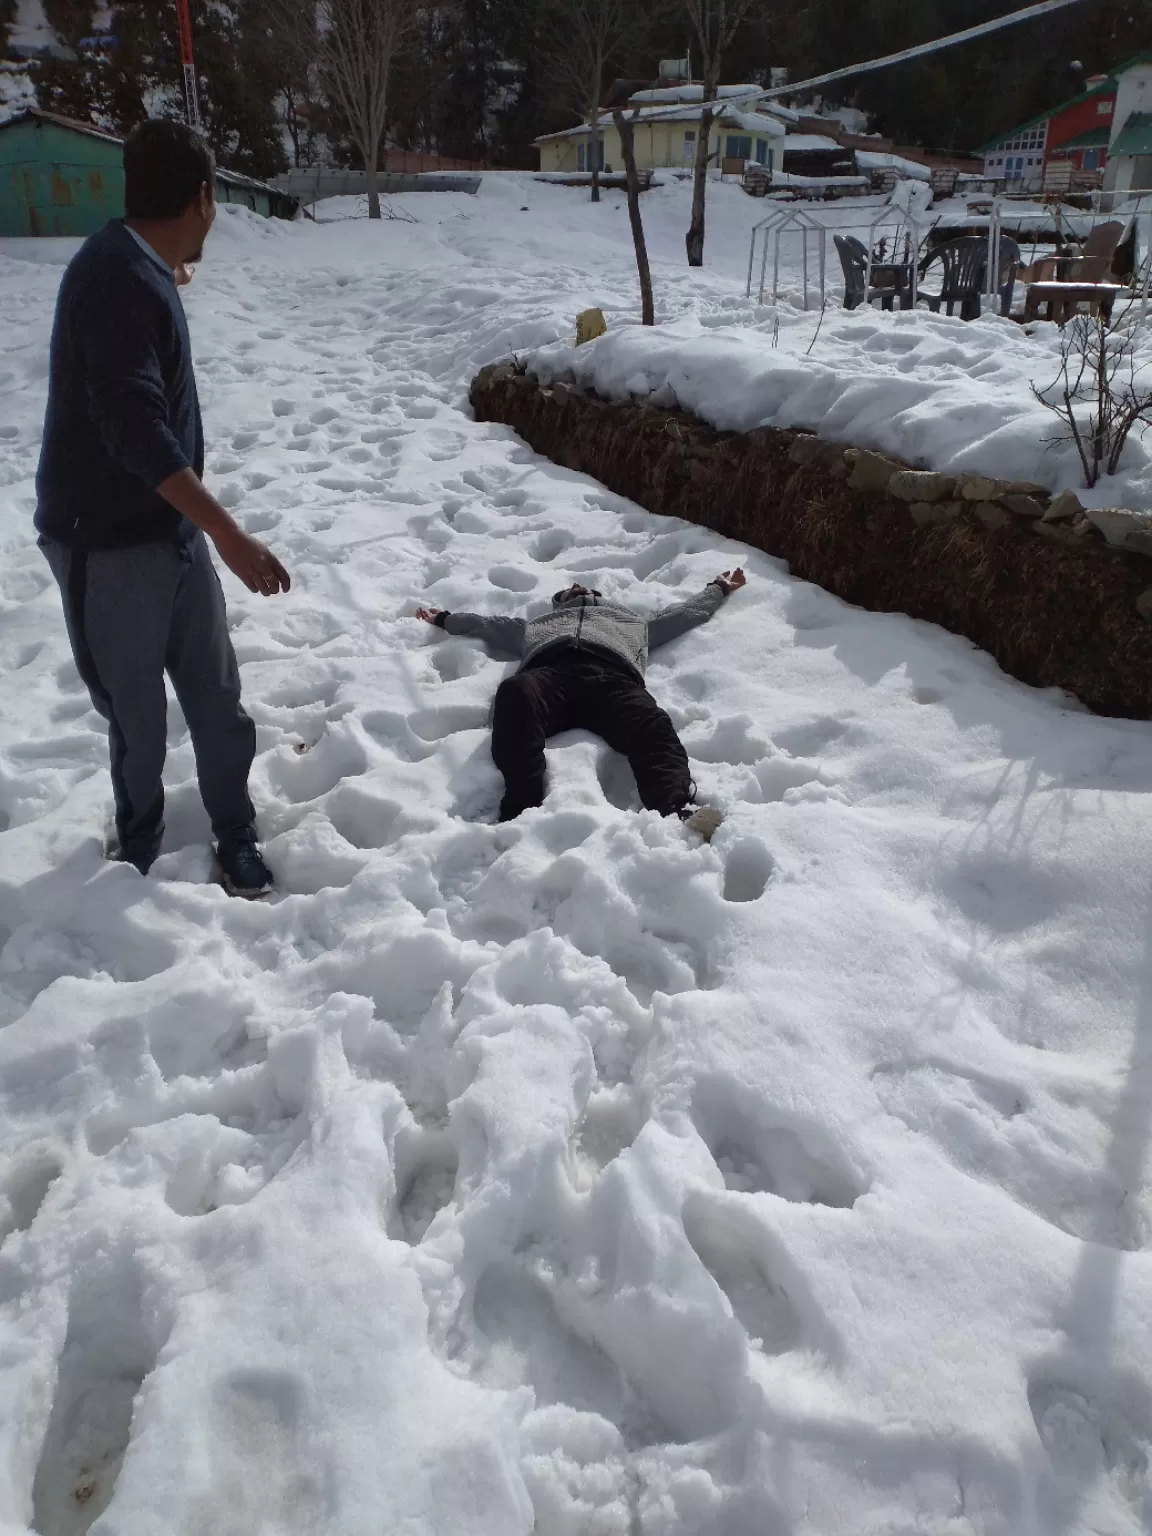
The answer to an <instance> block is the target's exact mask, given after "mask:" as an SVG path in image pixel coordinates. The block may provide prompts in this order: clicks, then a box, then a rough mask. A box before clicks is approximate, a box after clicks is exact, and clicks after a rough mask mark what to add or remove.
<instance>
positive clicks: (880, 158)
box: [856, 149, 932, 181]
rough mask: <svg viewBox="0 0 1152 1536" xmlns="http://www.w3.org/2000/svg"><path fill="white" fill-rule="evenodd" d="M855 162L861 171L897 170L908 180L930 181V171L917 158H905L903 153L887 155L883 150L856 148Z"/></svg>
mask: <svg viewBox="0 0 1152 1536" xmlns="http://www.w3.org/2000/svg"><path fill="white" fill-rule="evenodd" d="M856 164H857V165H858V166H859V167H860V169H861V170H862V171H899V172H900V175H901V176H907V177H908V179H909V181H931V180H932V173H931V171H930V170H929V169H928V167H927V166H926V165H921V164H920V162H919V161H918V160H905V159H904V157H903V155H888V154H885V153H884V152H883V150H877V149H858V150H857V151H856Z"/></svg>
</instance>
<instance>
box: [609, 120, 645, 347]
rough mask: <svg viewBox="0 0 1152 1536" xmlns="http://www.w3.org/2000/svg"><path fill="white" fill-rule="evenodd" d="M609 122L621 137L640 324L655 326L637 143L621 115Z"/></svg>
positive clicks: (629, 123) (631, 129) (631, 126)
mask: <svg viewBox="0 0 1152 1536" xmlns="http://www.w3.org/2000/svg"><path fill="white" fill-rule="evenodd" d="M612 121H613V122H614V123H615V124H616V132H617V133H618V134H619V135H620V149H621V152H622V153H623V156H624V174H625V176H626V177H627V180H628V219H629V222H630V223H631V225H632V245H633V247H634V249H635V251H636V271H637V274H638V276H639V278H640V323H641V325H655V324H656V312H655V308H654V306H653V303H652V271H651V268H650V267H649V265H648V245H647V242H646V241H645V239H644V220H643V219H642V218H641V217H640V177H639V175H638V174H637V171H636V143H635V139H634V137H633V125H632V122H631V120H630V119H628V118H626V117H625V116H624V114H623V112H613V114H612Z"/></svg>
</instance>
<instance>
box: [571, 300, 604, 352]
mask: <svg viewBox="0 0 1152 1536" xmlns="http://www.w3.org/2000/svg"><path fill="white" fill-rule="evenodd" d="M607 329H608V326H607V324H606V323H605V320H604V311H603V310H602V309H586V310H585V311H584V312H583V314H579V315H577V316H576V345H577V346H578V347H582V346H583V345H584V343H585V342H586V341H595V340H596V338H597V336H603V334H604V332H605V331H606V330H607Z"/></svg>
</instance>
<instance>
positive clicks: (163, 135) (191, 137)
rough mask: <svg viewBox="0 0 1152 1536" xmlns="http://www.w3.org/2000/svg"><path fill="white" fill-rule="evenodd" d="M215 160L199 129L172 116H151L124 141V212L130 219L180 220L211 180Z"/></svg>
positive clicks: (214, 172)
mask: <svg viewBox="0 0 1152 1536" xmlns="http://www.w3.org/2000/svg"><path fill="white" fill-rule="evenodd" d="M215 182H216V161H215V159H214V157H213V155H212V151H211V150H210V149H209V148H208V146H207V144H205V142H204V140H203V139H202V138H201V137H200V135H199V134H198V133H193V131H192V129H191V128H189V127H188V126H187V124H185V123H178V122H176V121H174V120H173V119H170V118H151V119H149V121H148V122H146V123H141V124H140V126H139V128H136V129H135V130H134V131H133V132H132V134H131V136H130V137H129V138H128V141H127V142H126V143H125V145H124V211H125V213H126V214H127V215H128V217H129V218H130V219H178V218H179V217H180V215H181V214H182V213H184V212H186V211H187V208H188V205H189V203H192V202H194V201H195V199H196V198H197V197H198V196H199V193H200V188H201V187H202V186H204V185H205V184H207V185H208V186H209V187H210V188H214V187H215Z"/></svg>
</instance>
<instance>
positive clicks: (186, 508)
mask: <svg viewBox="0 0 1152 1536" xmlns="http://www.w3.org/2000/svg"><path fill="white" fill-rule="evenodd" d="M156 489H157V490H158V491H159V493H160V495H161V496H163V498H164V500H165V501H166V502H167V503H168V504H169V506H172V507H175V508H176V510H177V512H179V513H180V514H181V515H182V516H183V517H186V518H187V519H188V521H189V522H190V523H195V524H196V526H197V528H202V529H203V530H204V532H205V533H206V534H207V535H208V537H209V538H210V539H211V540H212V542H213V544H215V546H216V551H217V553H218V554H219V556H220V558H221V560H223V562H224V564H225V565H226V566H227V567H228V569H229V570H230V571H235V573H236V575H237V576H239V578H240V580H241V581H242V582H243V583H244V585H245V586H246V587H247V588H248V590H249V592H262V593H263V594H264V596H265V597H272V596H273V595H274V594H275V593H277V592H287V590H288V588H289V587H290V586H291V585H292V579H291V577H290V576H289V575H288V572H287V571H286V570H285V569H284V567H283V566H282V565H281V564H280V562H279V560H277V558H276V556H275V555H274V554H273V553H272V551H271V550H270V549H266V548H265V547H264V545H263V544H261V542H260V540H259V539H254V538H252V537H251V536H250V535H249V534H246V533H245V532H244V530H243V529H242V528H240V527H239V526H238V525H237V524H236V523H235V522H234V521H233V519H232V517H231V516H230V515H229V514H228V513H227V512H225V510H224V508H223V507H222V506H221V505H220V503H219V502H218V501H217V500H216V498H215V496H213V495H212V494H211V492H210V491H208V490H207V489H206V488H205V487H204V486H203V485H202V484H201V483H200V480H199V478H198V476H196V475H195V474H193V472H192V471H191V470H190V469H179V470H177V471H176V473H175V474H174V475H169V476H168V478H167V480H165V481H163V483H162V484H160V485H158V486H157V487H156Z"/></svg>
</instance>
